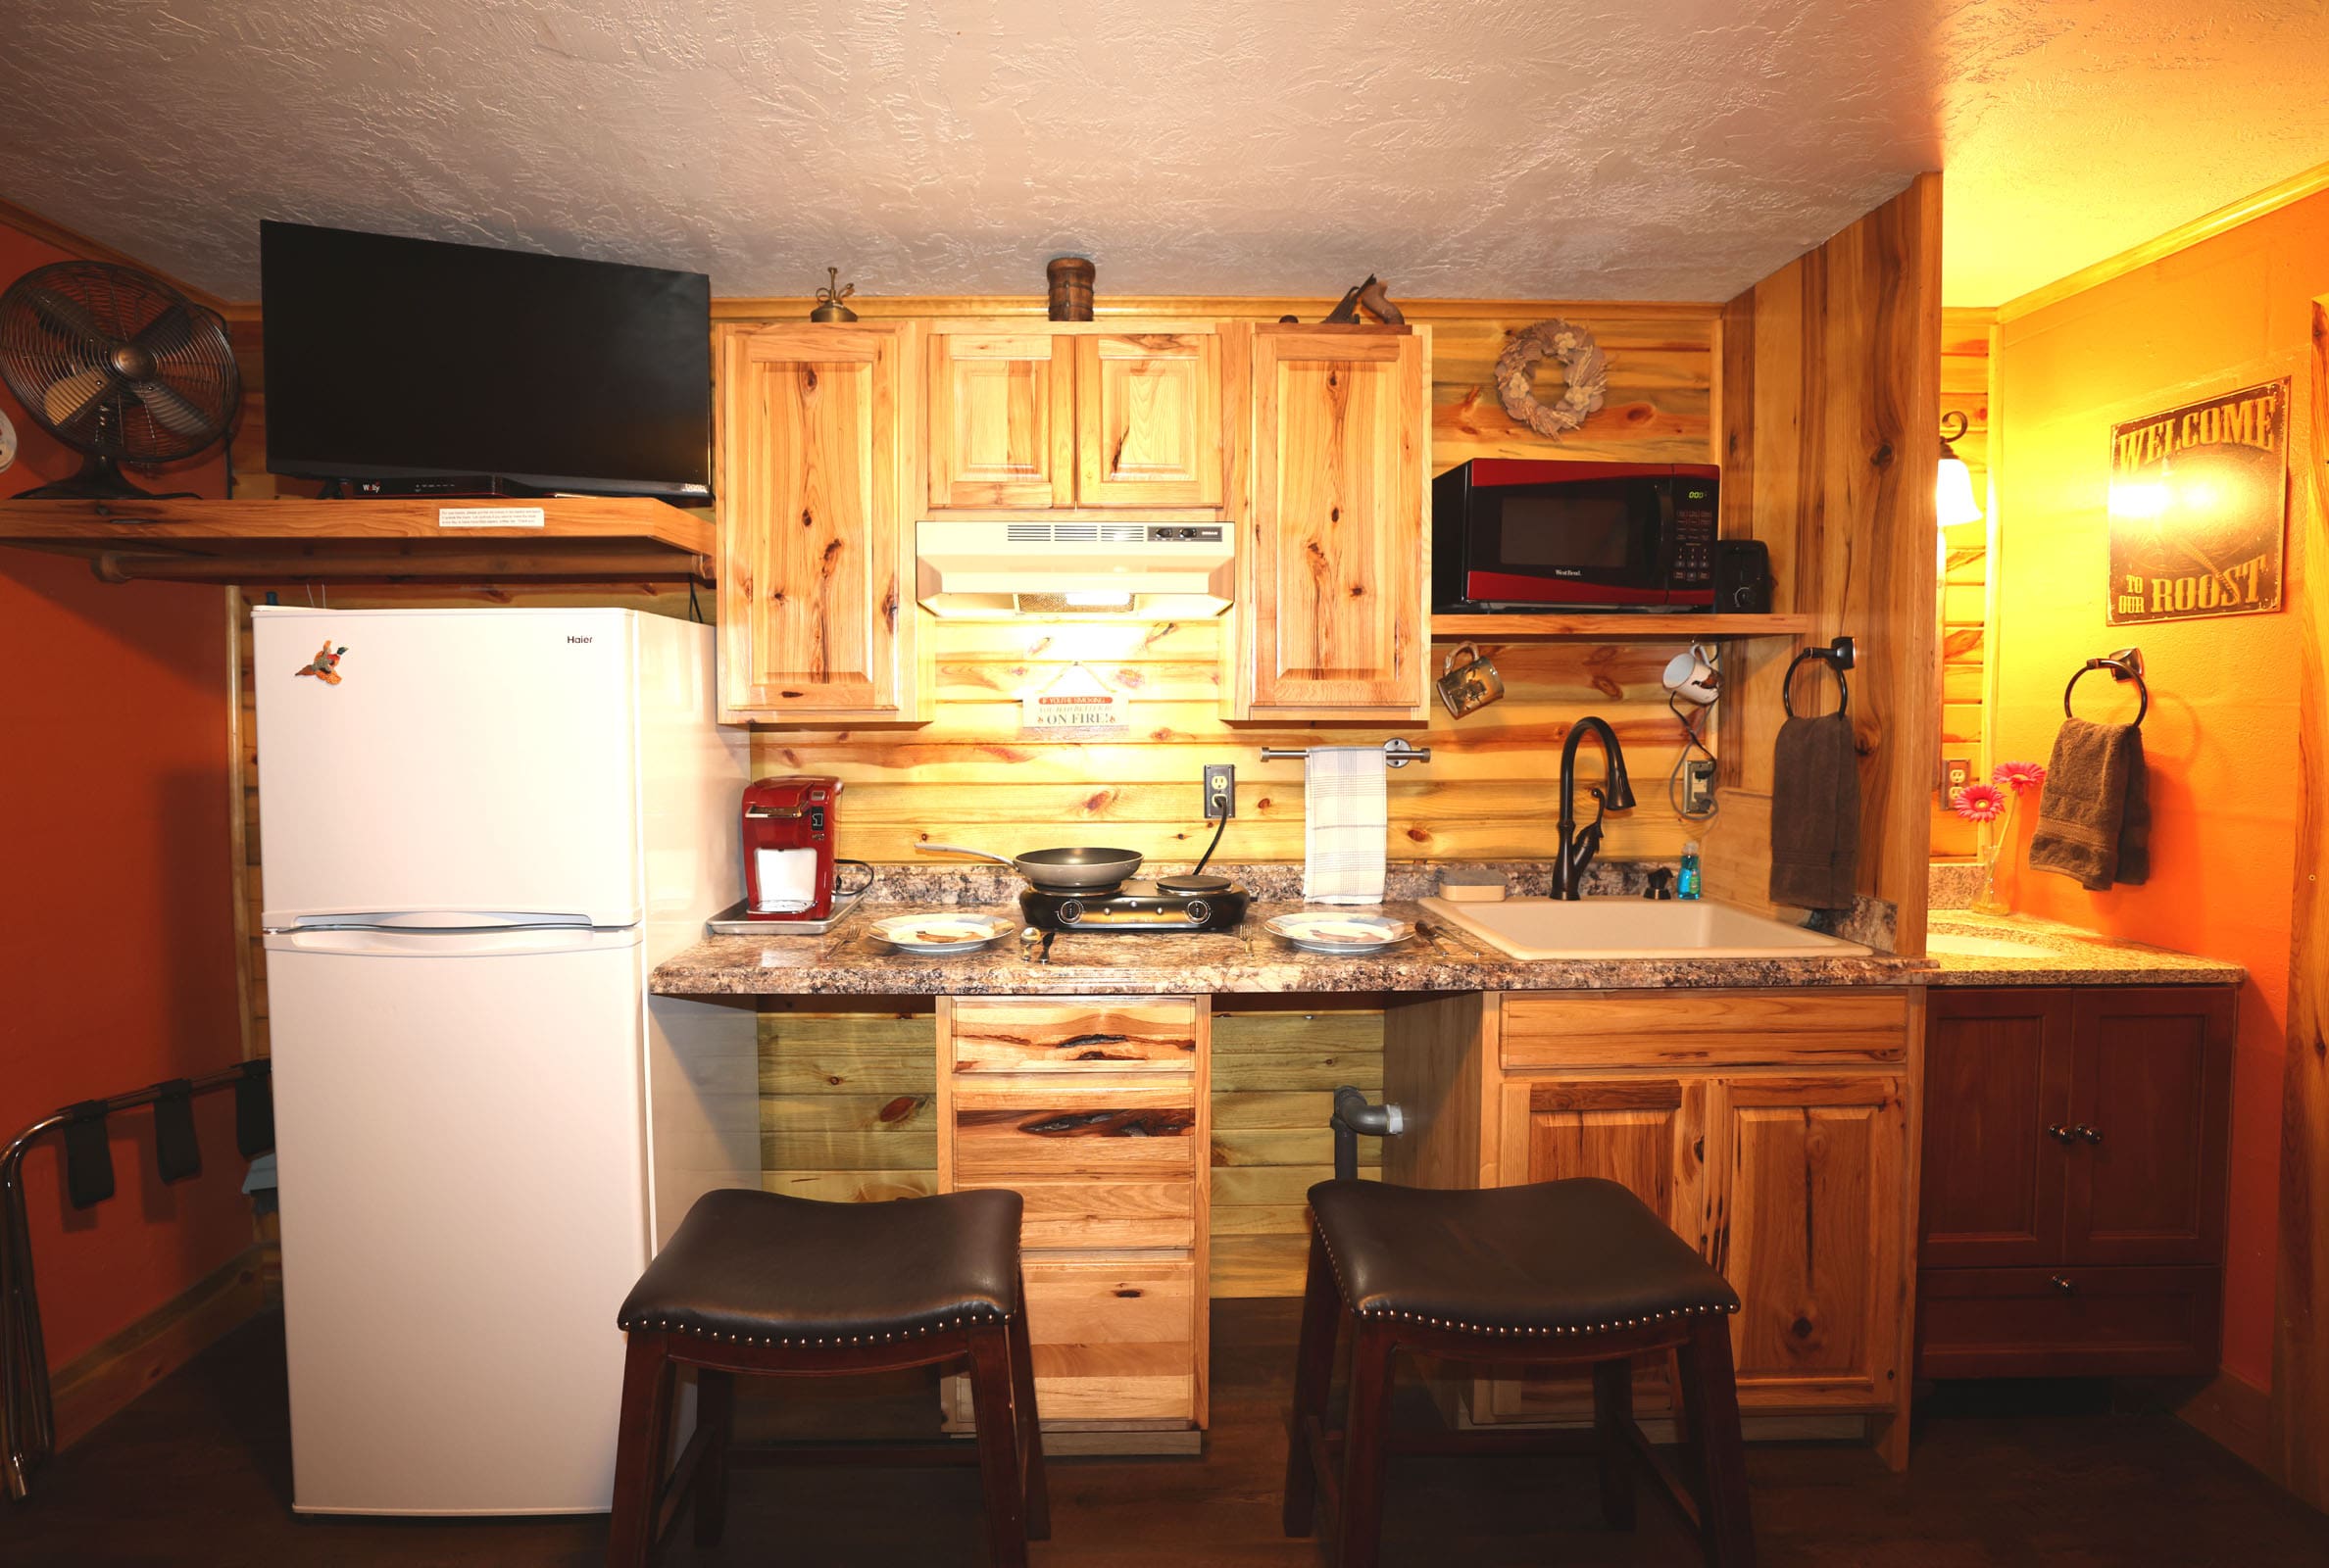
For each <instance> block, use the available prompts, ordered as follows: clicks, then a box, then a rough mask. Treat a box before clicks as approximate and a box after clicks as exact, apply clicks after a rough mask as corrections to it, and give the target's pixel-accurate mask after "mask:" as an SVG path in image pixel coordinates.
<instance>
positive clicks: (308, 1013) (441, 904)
mask: <svg viewBox="0 0 2329 1568" xmlns="http://www.w3.org/2000/svg"><path fill="white" fill-rule="evenodd" d="M252 619H253V622H254V628H255V643H254V651H255V658H256V666H255V679H256V686H257V699H258V715H259V716H258V741H259V794H260V832H261V860H262V875H263V878H264V899H263V914H262V917H261V918H262V922H263V927H264V930H265V933H266V938H265V940H266V949H267V990H268V1004H269V1006H268V1010H269V1018H270V1029H271V1034H272V1039H273V1056H274V1094H275V1119H276V1129H275V1130H276V1146H277V1155H278V1166H279V1172H280V1180H281V1201H282V1244H283V1305H284V1319H285V1333H286V1336H287V1339H288V1346H289V1355H290V1380H291V1448H292V1495H293V1496H292V1505H293V1507H294V1508H296V1509H298V1510H299V1511H301V1512H306V1513H367V1514H517V1513H574V1512H587V1511H592V1510H600V1509H604V1508H606V1507H607V1506H608V1503H609V1498H610V1495H611V1492H612V1488H613V1482H614V1467H615V1438H616V1424H617V1423H616V1416H617V1407H618V1404H619V1394H620V1390H621V1383H622V1353H623V1343H622V1336H621V1334H620V1332H619V1330H618V1329H617V1328H616V1326H615V1315H616V1310H617V1308H618V1307H619V1305H620V1304H621V1302H622V1299H623V1297H624V1296H625V1294H627V1293H628V1291H629V1289H630V1287H631V1284H632V1282H633V1281H634V1280H636V1279H637V1277H638V1274H639V1271H640V1270H641V1269H642V1268H644V1267H645V1266H646V1263H647V1259H648V1257H649V1255H650V1253H651V1252H652V1250H654V1248H656V1247H658V1246H660V1245H661V1244H662V1243H663V1242H664V1241H665V1240H666V1239H667V1238H668V1237H669V1234H670V1232H671V1231H672V1229H673V1228H674V1227H676V1225H677V1224H678V1222H679V1220H680V1218H681V1217H682V1216H683V1215H684V1214H685V1213H686V1210H687V1206H688V1204H689V1203H691V1202H693V1201H694V1200H695V1199H696V1198H697V1197H698V1196H700V1195H701V1194H702V1193H704V1192H706V1191H708V1190H710V1189H712V1188H714V1187H722V1186H756V1185H758V1180H759V1168H760V1151H759V1110H758V1093H757V1090H758V1086H757V1082H756V1062H755V1045H754V1029H753V1015H752V1013H751V1011H750V1010H749V1008H748V1007H741V1006H732V1005H722V1004H716V1003H704V1002H687V1001H679V1000H675V999H669V998H662V997H650V996H649V995H648V994H647V989H646V977H647V973H648V971H649V970H650V969H651V968H652V967H653V966H654V965H655V964H656V963H657V962H659V961H660V960H661V959H663V958H664V957H666V956H669V955H670V954H671V953H672V952H674V951H676V950H677V949H679V948H681V947H684V946H686V945H687V944H688V943H690V942H693V941H694V940H696V939H697V938H698V937H699V936H700V935H701V934H702V932H703V922H704V919H705V917H706V916H707V915H710V914H713V913H716V912H718V911H719V909H721V908H722V907H726V906H727V905H729V904H732V903H734V902H735V901H736V899H737V898H739V897H740V896H741V895H740V892H739V889H738V881H739V872H738V850H737V843H736V834H737V828H736V821H737V818H736V811H737V809H738V800H739V792H740V790H741V789H742V786H743V784H744V783H745V779H746V771H747V760H746V753H745V742H744V736H743V734H742V733H741V732H740V731H730V730H722V729H721V728H720V727H719V724H718V723H717V722H716V720H715V716H714V715H715V705H714V693H715V688H714V676H713V644H712V628H711V627H709V626H700V625H692V624H689V623H687V622H684V621H678V620H673V619H670V618H669V617H665V616H658V615H648V614H642V613H637V612H634V611H622V610H520V609H488V610H389V611H324V610H312V609H279V610H278V609H258V610H254V611H253V613H252Z"/></svg>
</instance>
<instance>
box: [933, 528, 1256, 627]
mask: <svg viewBox="0 0 2329 1568" xmlns="http://www.w3.org/2000/svg"><path fill="white" fill-rule="evenodd" d="M1235 535H1236V530H1235V528H1234V527H1233V526H1232V525H1231V524H1229V523H1226V522H1221V521H1217V520H1216V521H1213V522H1162V521H1160V522H1143V521H1126V520H1118V521H1105V522H1103V521H1065V520H1063V521H1052V520H1050V519H1047V518H1046V519H1039V518H1032V517H1030V518H1025V519H1010V518H1004V519H992V520H989V519H981V520H977V521H973V520H971V519H968V518H959V517H929V518H924V519H923V520H922V521H921V522H919V523H917V525H916V527H915V573H914V574H915V589H914V595H915V597H916V598H917V599H918V600H919V601H921V603H922V604H924V605H926V606H927V607H928V608H929V609H930V610H931V611H932V612H934V613H937V614H940V615H943V616H946V617H948V618H950V619H987V620H993V619H1003V618H1010V617H1015V616H1020V615H1044V616H1055V615H1059V616H1076V617H1080V618H1085V619H1099V620H1192V619H1202V618H1204V617H1206V616H1209V615H1217V614H1219V613H1221V612H1222V611H1224V610H1227V609H1228V608H1229V600H1230V597H1231V595H1232V593H1233V592H1234V589H1233V587H1232V583H1233V580H1234V569H1233V568H1234V564H1235V560H1236V557H1235V545H1234V542H1233V541H1234V539H1235Z"/></svg>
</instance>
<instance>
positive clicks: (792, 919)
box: [704, 860, 873, 937]
mask: <svg viewBox="0 0 2329 1568" xmlns="http://www.w3.org/2000/svg"><path fill="white" fill-rule="evenodd" d="M835 863H836V864H841V865H856V864H860V863H862V862H859V861H855V860H842V861H837V862H835ZM872 890H873V882H872V879H871V878H870V877H868V878H867V880H866V885H865V886H864V887H861V888H851V889H849V890H847V891H843V890H840V889H835V890H834V893H833V912H832V913H830V914H828V915H825V916H824V917H823V918H822V919H817V920H804V919H802V918H801V917H800V916H798V915H793V914H780V913H776V912H774V911H771V910H766V909H764V910H762V911H761V912H759V913H757V914H756V913H754V912H753V910H752V907H751V906H750V905H749V904H748V903H747V902H746V901H744V900H742V899H738V900H737V901H736V902H735V903H733V904H731V905H729V906H728V907H726V908H724V909H722V910H720V911H719V913H718V914H716V915H714V916H713V917H712V918H711V919H709V920H706V921H705V922H704V930H705V931H706V932H707V933H708V934H710V935H712V936H716V937H821V936H823V935H824V934H825V933H826V932H828V931H830V930H832V929H833V927H835V926H837V925H839V924H840V923H841V922H842V921H843V920H846V919H848V918H849V912H850V910H852V909H854V908H856V907H858V906H859V905H861V904H863V903H865V902H866V895H867V893H870V892H871V891H872Z"/></svg>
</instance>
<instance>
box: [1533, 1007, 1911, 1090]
mask: <svg viewBox="0 0 2329 1568" xmlns="http://www.w3.org/2000/svg"><path fill="white" fill-rule="evenodd" d="M1908 1006H1909V998H1908V992H1907V991H1906V990H1903V989H1891V990H1849V991H1848V990H1835V991H1598V992H1558V993H1540V994H1536V995H1529V996H1513V997H1508V998H1506V999H1505V1002H1504V1007H1503V1014H1504V1025H1503V1033H1504V1044H1503V1053H1504V1064H1505V1066H1506V1067H1507V1068H1529V1067H1648V1068H1664V1069H1666V1070H1669V1071H1671V1070H1673V1069H1676V1068H1681V1067H1692V1066H1720V1067H1735V1066H1748V1065H1756V1064H1763V1063H1770V1064H1779V1065H1786V1066H1793V1067H1801V1066H1809V1065H1813V1064H1822V1063H1825V1064H1851V1065H1865V1064H1867V1063H1871V1062H1897V1061H1901V1060H1904V1059H1906V1057H1907V1055H1908Z"/></svg>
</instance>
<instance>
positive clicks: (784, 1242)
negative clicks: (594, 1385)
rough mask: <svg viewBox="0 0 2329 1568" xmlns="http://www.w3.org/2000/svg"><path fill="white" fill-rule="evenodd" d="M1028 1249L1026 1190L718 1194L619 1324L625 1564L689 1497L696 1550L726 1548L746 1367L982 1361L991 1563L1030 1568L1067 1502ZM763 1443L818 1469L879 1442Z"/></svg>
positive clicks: (979, 1378) (980, 1414)
mask: <svg viewBox="0 0 2329 1568" xmlns="http://www.w3.org/2000/svg"><path fill="white" fill-rule="evenodd" d="M1018 1243H1019V1195H1018V1194H1016V1193H1014V1192H1005V1191H992V1192H975V1193H953V1194H948V1195H947V1196H945V1197H942V1198H910V1199H903V1200H900V1201H896V1202H887V1203H822V1202H813V1201H809V1200H807V1199H800V1198H786V1197H783V1196H781V1195H778V1194H775V1193H762V1192H753V1191H750V1190H747V1189H741V1188H735V1189H722V1190H720V1191H718V1192H712V1193H707V1194H705V1195H704V1197H703V1198H701V1199H699V1200H698V1201H697V1202H696V1204H695V1206H694V1207H693V1208H691V1209H689V1210H688V1211H687V1218H686V1219H684V1220H683V1221H681V1222H680V1225H679V1229H678V1231H677V1232H676V1233H675V1234H674V1235H673V1236H672V1237H671V1240H670V1244H669V1246H667V1247H666V1248H665V1249H664V1250H662V1251H661V1252H659V1253H657V1254H656V1257H655V1261H653V1262H652V1263H650V1264H648V1265H647V1272H646V1273H645V1274H642V1275H641V1276H640V1277H639V1283H638V1285H637V1286H636V1287H634V1288H633V1289H632V1291H631V1294H630V1299H628V1300H626V1301H624V1302H623V1303H622V1310H621V1312H620V1313H619V1316H618V1319H617V1321H618V1322H619V1324H620V1326H621V1327H622V1329H623V1330H624V1331H625V1332H626V1333H627V1334H628V1335H629V1336H630V1341H629V1349H628V1352H627V1357H626V1359H625V1361H624V1364H623V1373H622V1417H621V1435H620V1439H619V1447H618V1448H617V1450H616V1460H615V1517H614V1521H613V1525H614V1529H613V1536H612V1539H611V1541H610V1543H609V1545H608V1548H607V1561H608V1562H609V1564H611V1565H613V1568H644V1565H645V1564H647V1563H648V1562H650V1561H651V1560H652V1559H653V1557H654V1555H655V1550H656V1547H657V1546H658V1545H659V1544H661V1541H662V1539H663V1536H664V1533H665V1526H664V1523H663V1521H664V1515H665V1512H666V1509H667V1506H669V1511H670V1512H671V1513H672V1515H673V1516H674V1518H675V1516H676V1514H677V1512H678V1510H679V1508H680V1507H683V1506H685V1504H686V1503H687V1501H688V1495H689V1494H690V1493H691V1492H692V1494H693V1501H694V1507H695V1537H696V1543H697V1544H699V1545H705V1546H709V1545H716V1544H719V1536H720V1531H721V1527H722V1525H723V1524H724V1523H725V1520H726V1513H727V1471H728V1464H729V1461H730V1457H731V1438H732V1434H733V1429H734V1423H735V1377H736V1374H737V1373H739V1372H742V1373H747V1374H750V1375H752V1376H755V1377H833V1376H839V1375H845V1374H849V1373H860V1372H891V1371H899V1370H903V1369H906V1368H909V1367H917V1366H931V1365H936V1364H941V1363H946V1362H967V1363H968V1367H969V1376H970V1394H971V1400H972V1406H973V1409H974V1410H975V1412H976V1414H977V1418H978V1441H977V1444H976V1446H975V1450H976V1458H977V1461H978V1465H979V1470H980V1473H981V1479H982V1482H983V1486H984V1491H985V1495H986V1520H987V1539H988V1544H989V1547H990V1555H991V1556H992V1558H993V1561H994V1563H995V1565H996V1568H1021V1565H1023V1564H1024V1563H1025V1562H1026V1560H1027V1541H1028V1540H1029V1539H1030V1538H1033V1539H1035V1540H1038V1541H1040V1540H1043V1539H1045V1538H1046V1537H1048V1536H1049V1535H1050V1534H1051V1507H1050V1502H1049V1498H1048V1495H1047V1493H1046V1491H1045V1488H1044V1479H1043V1438H1042V1434H1041V1431H1040V1429H1039V1428H1038V1426H1037V1424H1036V1415H1035V1375H1034V1370H1033V1362H1032V1360H1031V1359H1030V1356H1029V1353H1028V1348H1027V1314H1026V1310H1025V1299H1026V1293H1025V1287H1024V1285H1023V1284H1022V1282H1021V1280H1020V1278H1019V1246H1018ZM682 1366H687V1367H693V1368H695V1369H696V1431H695V1435H694V1436H693V1437H692V1438H691V1439H689V1441H688V1445H687V1446H686V1448H685V1449H683V1450H682V1451H681V1453H680V1457H679V1461H678V1463H677V1464H676V1465H673V1466H670V1467H669V1480H668V1481H667V1480H666V1479H665V1472H666V1459H667V1453H666V1446H667V1442H668V1439H669V1432H670V1428H671V1405H672V1398H673V1393H674V1391H673V1371H674V1369H675V1368H677V1367H682ZM900 1446H901V1447H908V1448H911V1447H912V1445H900ZM921 1447H922V1453H921V1455H920V1458H922V1459H926V1458H927V1457H928V1456H929V1453H930V1451H931V1449H932V1448H943V1449H945V1450H946V1451H947V1452H948V1454H949V1455H950V1456H951V1455H953V1454H964V1453H966V1450H967V1449H968V1447H969V1446H967V1445H961V1444H952V1445H949V1444H947V1443H946V1442H945V1441H944V1440H941V1441H940V1443H939V1444H937V1445H925V1446H921ZM752 1451H753V1450H736V1454H737V1455H738V1456H742V1455H743V1454H745V1453H747V1452H752ZM759 1451H760V1452H765V1453H767V1454H768V1455H771V1456H774V1457H777V1458H780V1459H784V1460H790V1461H794V1462H803V1461H805V1462H815V1461H817V1460H818V1459H828V1460H837V1459H846V1458H855V1457H860V1456H862V1454H863V1451H864V1450H863V1446H862V1445H860V1446H856V1447H852V1448H832V1447H826V1448H818V1447H813V1446H800V1445H782V1446H770V1447H768V1448H767V1449H765V1450H759Z"/></svg>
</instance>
